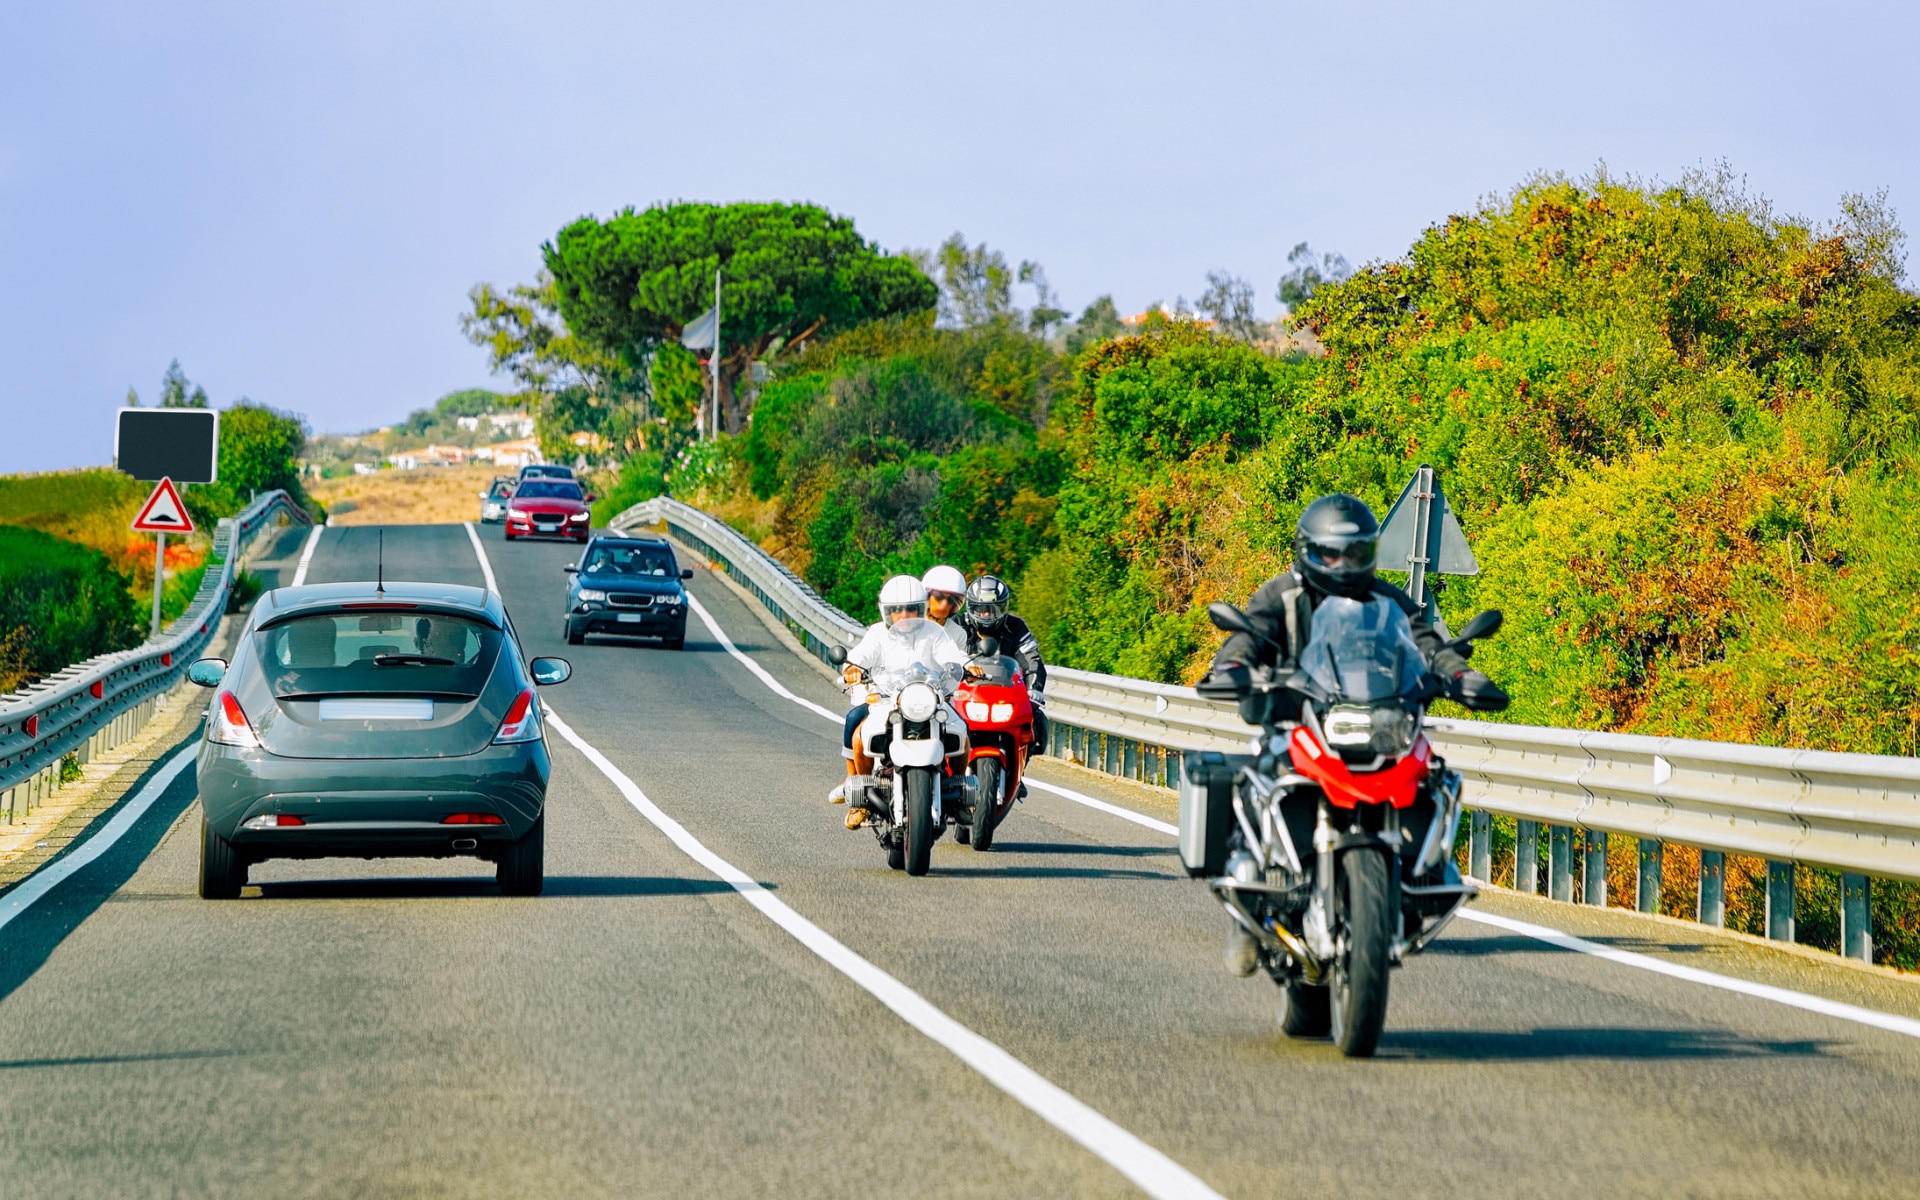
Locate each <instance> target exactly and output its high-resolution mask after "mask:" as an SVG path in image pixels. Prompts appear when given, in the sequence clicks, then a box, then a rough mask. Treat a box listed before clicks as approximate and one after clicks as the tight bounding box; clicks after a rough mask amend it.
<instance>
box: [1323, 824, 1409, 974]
mask: <svg viewBox="0 0 1920 1200" xmlns="http://www.w3.org/2000/svg"><path fill="white" fill-rule="evenodd" d="M1380 820H1381V828H1380V830H1379V831H1378V832H1379V834H1380V836H1381V837H1383V838H1384V839H1386V840H1387V841H1388V842H1390V843H1392V844H1393V845H1394V846H1395V848H1396V849H1397V848H1398V846H1399V842H1400V810H1399V809H1397V808H1394V807H1393V806H1391V805H1385V806H1383V811H1382V812H1381V817H1380ZM1351 832H1354V833H1361V832H1369V831H1367V830H1366V829H1365V826H1364V824H1363V823H1362V821H1361V818H1360V810H1357V809H1356V810H1355V811H1354V816H1353V824H1352V827H1351ZM1339 840H1340V835H1339V834H1338V833H1336V832H1334V828H1333V821H1332V819H1331V814H1330V812H1329V806H1328V804H1327V802H1326V800H1325V799H1322V800H1321V801H1320V809H1319V812H1318V813H1317V814H1316V815H1315V817H1314V823H1313V850H1314V855H1313V857H1314V864H1313V900H1312V902H1311V903H1310V904H1308V906H1307V912H1306V916H1305V917H1304V918H1303V919H1302V921H1301V931H1302V932H1303V933H1304V934H1305V935H1306V942H1307V946H1308V947H1309V948H1310V949H1311V950H1312V951H1313V952H1314V954H1315V955H1316V956H1318V957H1319V958H1320V959H1321V960H1323V961H1331V960H1332V958H1333V957H1334V955H1335V954H1336V953H1337V952H1338V949H1339V944H1338V941H1337V939H1336V938H1335V936H1334V926H1335V919H1334V917H1335V913H1337V912H1338V911H1339V907H1338V899H1337V896H1336V894H1335V891H1336V889H1335V884H1336V878H1335V877H1336V875H1337V872H1338V869H1339V865H1340V864H1339V861H1338V858H1339V856H1338V855H1336V854H1334V853H1333V848H1334V846H1335V845H1336V844H1338V842H1339ZM1363 853H1367V854H1373V853H1377V851H1374V850H1371V849H1369V850H1365V851H1363ZM1389 874H1390V875H1391V876H1392V877H1393V878H1394V879H1395V880H1396V881H1397V880H1398V877H1399V870H1398V864H1397V860H1396V863H1395V866H1394V869H1393V870H1392V871H1390V872H1389ZM1396 890H1397V889H1396ZM1394 958H1395V960H1396V961H1398V959H1399V955H1398V954H1397V953H1396V954H1395V955H1394Z"/></svg>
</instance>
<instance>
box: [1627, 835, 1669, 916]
mask: <svg viewBox="0 0 1920 1200" xmlns="http://www.w3.org/2000/svg"><path fill="white" fill-rule="evenodd" d="M1665 865H1666V851H1665V849H1664V848H1662V846H1661V844H1660V839H1659V838H1641V839H1640V878H1639V888H1638V890H1639V893H1640V894H1639V895H1638V896H1636V897H1635V898H1634V899H1635V901H1636V903H1635V905H1634V907H1636V908H1638V909H1639V910H1640V911H1641V912H1643V913H1650V912H1659V911H1660V884H1661V882H1662V876H1663V874H1664V867H1665Z"/></svg>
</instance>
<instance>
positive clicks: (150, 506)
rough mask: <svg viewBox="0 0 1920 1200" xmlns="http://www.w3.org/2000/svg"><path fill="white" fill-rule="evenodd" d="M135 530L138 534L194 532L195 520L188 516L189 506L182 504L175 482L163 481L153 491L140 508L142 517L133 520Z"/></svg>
mask: <svg viewBox="0 0 1920 1200" xmlns="http://www.w3.org/2000/svg"><path fill="white" fill-rule="evenodd" d="M133 528H134V530H135V531H136V532H138V533H192V532H193V518H192V517H189V516H188V515H187V506H186V505H185V504H184V503H182V502H181V500H180V493H179V491H177V490H176V489H175V488H174V486H173V480H171V479H162V480H161V481H160V482H159V484H158V485H157V486H156V487H155V488H154V489H153V495H151V496H148V497H147V502H146V503H145V504H143V505H141V506H140V515H139V516H137V517H135V518H134V519H133Z"/></svg>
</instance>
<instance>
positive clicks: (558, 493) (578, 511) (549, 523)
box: [507, 479, 593, 542]
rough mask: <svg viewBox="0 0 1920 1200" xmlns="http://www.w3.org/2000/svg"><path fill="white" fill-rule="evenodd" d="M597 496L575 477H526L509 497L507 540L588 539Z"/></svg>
mask: <svg viewBox="0 0 1920 1200" xmlns="http://www.w3.org/2000/svg"><path fill="white" fill-rule="evenodd" d="M592 501H593V497H592V496H591V495H589V494H587V493H585V492H582V491H581V490H580V485H579V484H577V483H575V482H574V481H573V480H571V479H522V480H521V481H520V484H519V486H518V487H516V488H514V489H513V495H511V496H509V497H508V498H507V540H508V541H510V542H511V541H513V540H515V539H516V538H523V537H557V538H569V539H572V540H573V541H576V542H584V541H586V540H587V538H588V537H590V536H591V535H592V533H593V515H592V512H591V510H589V509H588V507H587V506H588V505H589V504H590V503H592Z"/></svg>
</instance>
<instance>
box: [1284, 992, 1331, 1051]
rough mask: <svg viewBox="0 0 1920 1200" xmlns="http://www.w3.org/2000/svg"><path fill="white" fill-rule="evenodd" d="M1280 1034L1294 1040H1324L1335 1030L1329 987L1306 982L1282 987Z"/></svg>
mask: <svg viewBox="0 0 1920 1200" xmlns="http://www.w3.org/2000/svg"><path fill="white" fill-rule="evenodd" d="M1280 987H1281V996H1280V1032H1281V1033H1284V1034H1286V1035H1287V1036H1288V1037H1291V1038H1323V1037H1325V1036H1327V1033H1328V1032H1329V1031H1330V1030H1331V1029H1332V1028H1333V1014H1332V1012H1331V1011H1330V1010H1329V1008H1328V1003H1329V1001H1328V998H1327V986H1326V985H1325V984H1320V985H1319V986H1315V985H1313V984H1311V983H1308V982H1307V981H1306V980H1304V979H1290V980H1288V981H1287V982H1286V983H1283V984H1281V985H1280Z"/></svg>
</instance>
